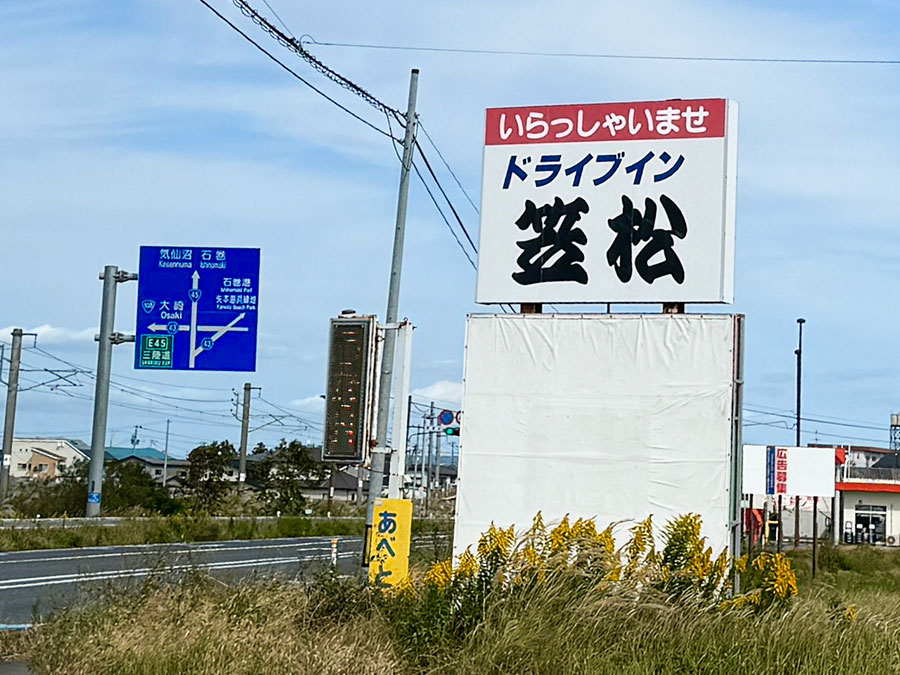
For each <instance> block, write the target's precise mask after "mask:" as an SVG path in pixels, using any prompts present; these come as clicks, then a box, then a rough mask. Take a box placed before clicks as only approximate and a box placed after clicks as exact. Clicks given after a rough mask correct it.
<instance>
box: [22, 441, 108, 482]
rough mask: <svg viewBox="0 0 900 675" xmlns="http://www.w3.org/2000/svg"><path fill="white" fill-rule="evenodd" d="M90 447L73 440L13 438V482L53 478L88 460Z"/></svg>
mask: <svg viewBox="0 0 900 675" xmlns="http://www.w3.org/2000/svg"><path fill="white" fill-rule="evenodd" d="M90 452H91V449H90V446H88V445H87V444H86V443H84V442H83V441H80V440H78V439H74V438H52V437H48V438H43V437H38V438H14V439H13V442H12V457H11V466H10V476H11V477H12V478H13V479H29V478H51V479H52V478H56V477H57V476H58V475H59V474H60V473H61V472H62V471H63V470H64V469H66V468H68V467H71V466H73V465H74V464H75V463H77V462H80V461H84V460H87V459H88V458H89V457H90Z"/></svg>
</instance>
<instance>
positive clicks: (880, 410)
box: [0, 0, 900, 453]
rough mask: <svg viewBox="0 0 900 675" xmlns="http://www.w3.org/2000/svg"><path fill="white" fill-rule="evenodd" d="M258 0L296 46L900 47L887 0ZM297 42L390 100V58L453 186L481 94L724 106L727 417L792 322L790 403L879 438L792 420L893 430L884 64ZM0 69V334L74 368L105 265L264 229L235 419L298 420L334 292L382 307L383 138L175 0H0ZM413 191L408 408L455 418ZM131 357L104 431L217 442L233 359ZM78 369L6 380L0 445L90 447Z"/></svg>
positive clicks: (431, 268)
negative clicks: (253, 321)
mask: <svg viewBox="0 0 900 675" xmlns="http://www.w3.org/2000/svg"><path fill="white" fill-rule="evenodd" d="M269 2H270V4H271V5H272V7H274V8H275V10H276V11H277V12H278V13H279V15H280V16H281V18H282V19H284V21H285V22H286V23H287V25H288V26H289V28H290V29H291V31H292V32H293V33H294V34H295V35H302V34H309V35H311V36H313V37H315V38H316V39H317V40H319V41H323V42H325V41H331V42H360V43H379V44H393V45H430V46H450V47H473V48H487V49H511V50H535V51H566V52H588V53H597V52H603V53H620V54H635V53H641V54H657V55H702V56H737V57H757V56H761V57H785V58H807V57H810V58H832V59H841V58H847V59H896V58H898V56H900V54H898V53H897V51H896V45H897V44H898V43H900V40H898V38H900V7H898V6H897V5H896V3H892V2H840V3H837V2H833V3H803V4H793V5H791V6H790V7H785V6H780V5H775V4H773V3H769V4H767V5H763V4H760V3H748V2H744V3H732V2H729V3H725V2H719V3H712V2H682V3H678V6H677V8H672V6H671V4H670V3H663V2H642V3H607V2H599V3H598V2H567V3H560V4H558V5H556V6H554V7H553V9H552V12H551V11H550V10H549V9H548V5H547V4H546V3H537V2H528V1H526V2H516V3H511V2H495V3H483V2H453V3H441V2H431V3H416V4H414V5H407V4H405V3H397V2H388V3H356V2H351V3H341V4H340V5H335V4H333V3H332V4H328V3H312V4H310V3H298V2H294V1H293V0H269ZM213 4H214V5H215V6H216V7H217V8H219V9H220V11H222V12H223V13H225V14H226V15H227V16H228V17H230V18H231V19H232V20H233V21H235V23H236V24H237V25H238V26H240V27H241V28H242V29H244V30H245V31H247V32H248V33H249V34H250V35H252V36H253V37H254V38H256V39H258V40H259V41H260V42H261V43H262V44H264V45H265V46H266V47H267V48H268V49H270V50H271V51H272V52H273V53H274V54H276V55H277V56H279V58H282V59H284V60H285V61H286V62H287V63H289V64H290V65H292V66H293V67H294V68H296V69H297V71H298V72H299V73H300V74H302V75H303V76H304V77H307V78H308V79H309V80H310V81H311V82H313V83H314V84H316V85H317V86H319V87H321V88H322V89H323V90H325V91H326V92H327V93H328V94H329V95H332V96H334V97H335V98H337V99H338V100H339V101H340V102H341V103H343V104H345V105H347V106H348V107H350V108H351V109H353V110H354V111H355V112H357V113H359V114H360V115H362V116H364V117H366V119H368V120H370V121H371V122H372V123H374V124H377V125H381V126H384V119H383V116H380V115H379V114H378V113H377V112H376V111H374V110H373V109H371V108H369V107H368V106H366V104H365V103H363V102H361V101H359V100H358V99H356V98H354V97H353V96H351V95H350V94H348V93H347V92H345V91H343V90H341V89H339V88H337V87H335V86H333V85H332V84H331V83H330V82H328V81H327V80H325V79H324V78H322V77H320V76H319V75H318V74H317V73H315V72H314V71H312V70H311V69H309V68H308V67H306V66H305V64H304V63H303V62H301V61H300V60H298V59H296V58H294V57H293V56H292V55H291V54H290V53H289V52H287V51H286V50H284V49H282V48H280V47H279V46H278V45H277V44H276V43H275V42H274V41H272V40H270V39H269V38H268V37H267V36H265V35H263V34H262V33H260V32H259V31H258V30H257V29H256V28H255V26H253V25H252V24H251V23H250V22H249V21H248V20H247V19H246V18H244V17H242V16H241V15H240V13H239V12H238V11H236V10H235V9H234V7H233V6H232V4H231V2H230V1H226V0H214V1H213ZM260 9H261V10H263V11H264V12H265V11H266V10H265V7H264V6H263V5H262V4H260ZM266 13H267V12H266ZM311 50H312V51H313V52H314V53H315V54H316V55H318V56H319V57H320V58H321V59H322V60H324V61H325V62H326V63H328V64H329V65H331V66H332V67H334V68H336V69H337V70H339V71H340V72H342V73H344V74H346V75H347V76H349V77H350V78H352V79H354V80H355V81H357V82H359V83H360V84H362V85H363V86H364V87H366V88H367V89H368V90H370V91H371V92H373V93H374V94H375V95H376V96H378V97H379V98H380V99H382V100H384V101H385V102H387V103H389V104H390V105H392V106H394V107H396V108H401V109H402V108H404V107H405V102H406V89H407V85H408V78H409V69H410V68H412V67H418V68H420V69H421V73H422V74H421V80H420V90H419V104H418V109H419V113H420V115H421V119H422V122H423V124H424V125H425V128H426V129H427V130H428V131H429V133H430V134H431V136H432V137H433V138H434V139H435V141H436V142H437V144H438V146H439V147H440V148H441V150H442V152H443V153H444V155H445V156H446V158H447V160H448V161H449V163H450V164H451V166H452V167H453V168H454V170H455V171H456V173H457V175H458V176H459V178H460V180H461V181H462V184H463V185H464V186H465V188H466V190H467V191H468V192H469V194H471V195H472V197H473V199H475V200H476V203H477V199H478V195H479V185H480V171H481V151H482V150H481V144H482V139H483V130H482V125H483V114H484V109H485V108H486V107H491V106H512V105H524V104H535V103H545V104H552V103H570V102H579V103H581V102H595V101H617V100H626V101H630V100H635V101H638V100H653V99H665V98H675V97H678V98H704V97H727V98H732V99H735V100H736V101H738V102H739V104H740V109H741V119H740V136H739V139H740V140H739V170H738V216H737V259H736V284H735V289H736V292H735V295H736V303H735V305H734V306H733V311H736V312H742V313H745V314H746V315H747V317H748V319H747V345H746V347H747V355H746V383H747V385H746V401H747V404H748V407H749V408H753V409H754V410H762V409H771V410H772V411H774V412H778V411H781V412H782V413H784V414H787V413H789V412H790V411H791V410H792V409H793V405H794V364H795V361H794V353H793V351H794V349H795V347H796V323H795V320H796V318H797V317H798V316H804V317H805V318H806V319H807V324H806V328H805V333H804V410H805V411H808V413H807V414H809V415H810V416H811V417H816V418H818V419H829V418H835V417H836V418H841V420H843V421H848V422H852V423H856V424H862V425H864V426H876V427H882V429H865V428H855V427H840V426H836V425H833V424H825V423H813V422H809V423H805V425H804V429H805V432H806V433H804V438H803V440H804V442H813V441H815V440H818V441H819V442H831V441H835V442H839V441H841V440H845V441H849V442H863V441H862V440H857V439H873V440H875V441H881V442H882V443H883V444H884V443H886V442H887V425H888V415H889V414H890V412H892V411H896V410H898V409H900V402H898V400H897V399H898V395H897V385H896V383H897V381H898V375H900V372H898V370H900V369H898V366H897V358H896V347H895V345H896V337H895V336H896V335H897V334H898V333H900V318H898V314H897V313H896V312H893V311H892V305H893V301H894V298H895V297H896V296H897V293H898V290H900V288H898V286H900V285H898V280H900V266H898V265H897V261H898V260H900V239H898V238H897V236H896V232H897V226H898V215H897V214H898V213H900V191H898V190H897V188H896V185H897V184H898V180H900V169H898V162H897V159H896V155H897V151H898V149H900V131H898V125H897V122H896V120H897V119H900V94H898V92H900V87H898V84H900V66H897V65H823V64H762V63H755V64H754V63H696V62H671V61H625V60H612V59H584V58H581V59H579V58H565V59H564V58H547V57H522V56H489V55H473V54H446V53H444V54H440V53H421V52H408V51H383V50H377V51H376V50H364V49H351V48H338V47H325V46H313V47H311ZM0 70H2V73H3V77H2V78H0V103H2V104H0V147H2V148H3V152H2V153H0V180H2V185H3V194H4V199H3V209H2V214H0V218H2V222H3V248H2V251H3V263H2V265H0V279H2V283H3V286H2V288H3V292H2V296H0V297H2V301H0V332H2V334H3V336H4V337H8V334H9V328H10V327H12V326H22V327H24V328H26V329H29V330H32V329H35V330H36V332H38V333H39V338H38V346H39V347H41V348H43V349H44V350H46V351H47V352H49V353H50V354H52V355H54V356H56V357H58V358H61V359H64V360H67V361H71V362H72V363H76V364H80V365H85V366H89V367H93V366H94V365H95V361H96V347H95V344H94V343H93V342H92V339H91V338H92V335H93V333H94V331H95V326H96V324H97V321H98V316H99V298H100V282H99V281H98V280H97V274H98V272H99V271H100V270H101V269H102V267H103V265H105V264H117V265H119V266H120V267H122V268H124V269H128V270H136V267H137V256H138V247H139V246H140V245H141V244H156V245H211V246H258V247H260V248H261V249H262V281H261V292H260V298H261V299H260V303H261V306H260V330H261V335H260V344H259V353H260V356H259V361H258V369H257V372H256V373H253V374H251V375H250V377H249V378H247V379H250V380H251V381H252V382H253V384H254V385H258V386H261V387H262V396H263V398H264V399H265V401H259V402H258V403H257V402H254V411H255V412H257V413H258V414H259V415H260V416H259V417H257V418H255V420H254V423H255V424H257V425H261V424H265V423H266V422H269V421H271V419H272V418H270V417H266V416H265V415H266V414H267V413H271V414H275V415H280V414H284V413H283V412H279V410H280V409H287V410H290V411H293V412H292V414H294V415H295V416H296V417H299V418H302V419H304V420H308V421H309V422H312V423H315V422H319V421H320V420H321V408H320V403H319V399H318V395H319V394H320V393H321V392H322V389H323V387H324V379H325V366H324V356H325V352H326V342H325V338H326V335H327V326H328V319H329V317H331V316H333V315H335V314H336V313H338V312H339V311H340V310H341V309H344V308H347V307H352V308H355V309H357V310H359V311H362V312H368V313H381V312H383V311H384V305H385V300H386V295H387V277H388V268H389V264H390V249H391V236H392V231H393V223H394V209H395V205H396V188H397V181H398V162H397V159H396V156H395V154H394V152H393V150H392V148H391V147H390V144H389V142H388V141H387V140H386V139H385V138H384V137H382V136H380V135H378V134H376V133H375V132H373V131H372V130H370V129H368V128H367V127H365V126H364V125H362V124H360V123H359V122H357V121H355V120H353V119H352V118H350V117H349V116H347V115H346V114H345V113H343V112H341V111H340V110H338V109H337V108H335V107H333V106H332V105H331V104H329V103H328V102H327V101H325V100H324V99H322V98H320V97H319V96H317V95H316V94H314V93H313V92H311V91H310V90H308V89H306V88H305V87H303V86H302V85H301V84H300V83H298V82H297V81H296V80H294V79H292V78H291V77H289V76H288V75H287V74H285V73H284V72H283V71H281V70H280V69H279V68H277V67H276V66H275V65H274V64H273V63H272V62H270V61H269V60H267V59H265V57H263V56H262V55H260V54H259V53H258V52H256V51H255V50H254V49H253V48H252V47H251V46H250V45H248V44H247V43H246V42H244V41H243V40H242V39H241V38H240V37H238V36H236V35H235V34H234V33H233V32H232V31H231V30H230V29H228V28H227V27H226V26H225V25H224V24H222V23H221V22H220V21H219V20H218V19H216V18H215V17H214V16H213V15H212V14H211V13H210V12H209V11H208V10H207V9H206V8H204V7H203V5H202V4H200V2H198V1H196V0H135V1H134V2H128V3H125V2H101V1H99V0H95V1H89V0H66V1H62V0H28V1H25V0H7V1H6V2H4V3H3V4H2V5H0ZM427 147H428V146H427V145H426V148H427ZM432 159H435V154H434V153H433V152H432ZM439 177H440V178H441V181H442V183H443V184H444V185H445V187H446V188H447V189H448V191H449V193H450V196H451V199H452V200H453V201H454V204H455V205H456V207H457V209H458V210H459V212H460V214H461V216H462V217H463V219H464V221H465V223H466V225H467V227H468V228H469V229H470V231H471V232H472V234H473V236H475V233H476V232H477V229H478V217H477V214H476V213H475V211H474V210H473V209H472V208H471V206H469V205H468V203H467V201H466V199H465V197H464V196H463V194H462V193H461V192H460V191H459V189H458V188H456V186H455V184H454V182H453V180H452V178H451V177H450V176H449V174H447V173H446V171H445V170H443V169H441V172H440V176H439ZM412 186H413V187H412V193H411V197H410V212H409V225H408V236H407V248H406V252H407V255H406V259H405V266H404V276H403V289H402V295H401V314H402V315H404V316H409V317H410V318H411V319H412V320H413V322H414V323H415V324H416V325H417V330H416V339H415V346H414V356H413V360H414V363H413V366H414V368H413V370H414V372H413V386H414V387H415V388H416V389H417V390H419V394H420V397H421V400H423V401H425V400H428V396H429V394H430V395H432V396H434V397H436V398H438V399H440V400H441V403H440V404H441V405H445V404H447V405H449V404H452V403H453V401H454V400H455V399H456V397H458V394H459V381H460V378H461V373H462V352H463V335H464V328H465V315H466V313H467V312H471V311H479V307H478V306H476V305H475V304H474V303H473V302H472V299H473V297H474V272H473V270H472V268H471V267H470V266H469V264H468V262H467V261H466V259H465V258H464V257H463V255H462V253H461V252H460V251H459V249H458V248H457V246H456V244H455V242H454V241H453V239H452V238H451V235H450V233H449V232H448V231H447V228H446V226H445V225H444V223H443V222H442V221H441V220H440V217H439V215H438V214H437V212H436V211H435V209H434V207H433V205H432V204H431V202H430V200H429V199H428V197H427V195H426V194H425V192H424V190H423V189H422V187H421V185H420V184H419V183H417V182H416V181H415V180H414V181H413V182H412ZM135 290H136V289H135V288H134V284H126V285H123V286H121V287H120V294H119V303H118V320H117V327H118V329H119V330H123V331H128V330H131V329H133V326H134V314H135V309H134V302H135V300H134V299H135ZM623 309H624V308H623ZM689 309H690V308H689ZM694 309H695V310H696V309H697V308H694ZM714 309H715V310H716V311H727V308H714ZM131 349H132V348H131V346H128V345H126V346H122V347H117V348H116V353H115V357H114V372H115V373H116V376H117V379H116V380H115V381H116V382H117V383H118V385H119V388H118V389H117V388H114V389H113V402H114V406H113V408H112V409H111V414H110V421H109V426H110V428H111V430H112V432H113V433H112V436H113V440H114V442H115V443H119V444H121V443H124V442H126V441H127V439H128V436H129V435H130V430H129V427H133V425H135V424H140V425H142V426H144V427H145V430H143V431H141V432H140V433H139V435H140V436H141V438H142V439H143V440H145V441H146V442H149V441H151V440H152V441H155V442H157V443H159V442H160V441H161V438H162V430H163V429H164V428H165V420H166V419H167V418H172V419H173V426H172V430H173V434H177V436H176V435H173V451H174V452H176V453H186V452H187V451H188V450H189V449H190V448H191V447H193V445H194V444H196V443H197V442H200V441H202V440H205V439H211V438H223V437H228V438H231V439H232V440H236V439H237V431H238V424H237V422H236V420H234V419H233V418H232V417H231V415H230V403H229V402H228V400H229V398H230V396H231V389H232V388H240V387H241V385H242V383H243V382H244V381H245V378H244V376H243V375H241V374H229V373H205V374H204V373H169V374H154V373H150V374H148V373H146V372H140V373H135V372H134V371H133V370H132V369H131V363H132V352H131ZM24 358H25V364H26V367H27V368H29V371H28V372H26V373H23V377H25V378H26V379H28V380H31V381H32V383H37V382H39V381H41V378H42V374H41V373H40V372H37V371H38V370H40V369H41V368H45V367H51V366H54V365H55V366H61V364H60V363H59V362H58V361H53V360H52V358H50V357H48V356H46V355H45V354H42V353H39V352H36V351H34V350H27V351H26V353H25V357H24ZM131 377H138V378H140V381H137V380H129V379H126V378H131ZM78 381H79V382H81V383H83V386H81V387H79V388H76V389H68V390H65V391H67V392H68V393H72V394H74V395H75V396H74V397H73V396H67V395H66V393H65V392H64V391H63V390H57V391H53V392H51V391H47V390H38V389H34V390H31V391H26V392H23V393H22V395H21V396H20V399H19V401H20V405H19V417H18V422H17V432H18V433H17V435H25V434H34V435H37V434H39V435H53V434H57V433H66V434H67V435H73V436H78V437H81V438H83V439H84V440H89V436H90V434H89V430H90V401H89V400H88V399H90V397H91V395H92V393H93V389H92V386H91V385H92V381H91V379H90V377H89V376H87V375H80V376H79V377H78ZM128 388H132V391H131V393H127V392H126V391H123V389H128ZM134 388H136V389H138V390H140V393H139V394H135V393H134V391H133V389H134ZM180 399H188V400H180ZM443 401H446V403H444V402H443ZM176 405H177V406H179V407H177V408H176V407H173V406H176ZM198 411H202V412H198ZM784 411H787V413H785V412H784ZM747 420H748V426H747V428H746V433H745V436H746V439H747V440H748V441H752V442H777V443H787V442H791V441H792V440H793V437H794V432H793V431H792V430H788V429H779V428H777V427H773V426H769V425H770V424H777V423H779V418H777V417H775V416H767V415H762V414H759V413H748V415H747ZM831 421H835V420H831ZM288 422H289V423H290V425H291V426H290V427H289V428H288V427H279V425H278V424H277V423H273V424H272V425H270V426H269V427H266V428H264V429H261V430H260V431H258V432H255V433H254V434H253V437H252V439H251V440H252V442H254V443H255V442H257V441H264V442H273V441H275V440H277V438H279V437H280V436H283V435H287V436H292V435H295V434H299V435H300V436H301V437H303V438H307V439H309V440H312V439H315V438H316V437H317V431H316V429H317V427H316V426H315V424H312V425H311V426H310V427H309V428H301V427H300V424H301V422H300V421H299V420H297V419H295V418H289V419H288ZM760 422H761V423H763V424H757V423H760ZM785 422H786V423H787V424H788V425H789V424H790V421H789V420H785ZM750 424H753V426H750ZM826 434H834V435H835V436H827V435H826Z"/></svg>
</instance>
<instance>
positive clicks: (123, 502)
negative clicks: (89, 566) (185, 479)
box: [11, 461, 181, 517]
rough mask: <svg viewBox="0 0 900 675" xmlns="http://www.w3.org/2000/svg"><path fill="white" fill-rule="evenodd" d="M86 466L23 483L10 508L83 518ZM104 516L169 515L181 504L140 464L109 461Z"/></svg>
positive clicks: (71, 468)
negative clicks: (136, 513) (54, 476)
mask: <svg viewBox="0 0 900 675" xmlns="http://www.w3.org/2000/svg"><path fill="white" fill-rule="evenodd" d="M88 468H89V463H88V462H87V461H83V462H77V463H76V464H74V465H72V466H70V467H68V468H66V469H65V470H63V471H62V473H60V475H59V476H58V477H56V478H55V479H51V478H48V479H42V480H22V481H19V484H18V485H17V488H16V492H15V494H14V495H13V498H12V500H11V501H12V504H13V507H14V508H15V509H16V511H17V512H19V513H21V514H22V515H24V516H29V517H34V516H37V515H41V516H45V517H52V516H63V515H67V516H73V517H80V516H84V508H85V502H86V500H87V476H88ZM102 494H103V501H102V504H101V507H102V512H103V514H104V515H124V514H133V513H135V512H138V513H144V512H154V513H162V514H165V515H169V514H172V513H175V512H177V511H178V510H180V508H181V507H180V505H179V504H178V502H176V501H175V500H174V499H172V498H171V497H169V495H168V493H167V492H166V491H165V489H164V488H163V487H162V486H161V485H159V484H158V483H157V482H156V481H155V480H153V477H152V476H150V474H149V473H147V472H146V471H145V470H144V469H143V467H142V466H141V465H140V464H136V463H133V462H111V463H109V464H107V465H106V466H105V467H104V478H103V493H102Z"/></svg>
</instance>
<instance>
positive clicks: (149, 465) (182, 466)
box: [106, 447, 190, 492]
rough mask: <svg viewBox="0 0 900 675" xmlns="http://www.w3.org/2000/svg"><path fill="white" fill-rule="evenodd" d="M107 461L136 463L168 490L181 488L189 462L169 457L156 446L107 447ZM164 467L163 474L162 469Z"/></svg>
mask: <svg viewBox="0 0 900 675" xmlns="http://www.w3.org/2000/svg"><path fill="white" fill-rule="evenodd" d="M106 461H107V462H128V463H132V464H138V465H139V466H140V467H141V468H142V469H144V471H146V472H147V473H148V474H150V476H152V477H153V479H154V480H155V481H156V482H157V483H159V484H160V485H164V486H165V487H166V488H167V489H168V490H169V491H170V492H171V491H176V490H179V489H181V488H182V487H183V486H184V482H185V480H186V479H187V472H188V467H189V466H190V462H188V461H187V460H186V459H176V458H174V457H171V456H170V457H169V458H168V460H166V457H165V454H164V453H163V452H161V451H159V450H157V449H156V448H132V447H108V448H106ZM164 469H165V474H166V475H165V476H163V470H164Z"/></svg>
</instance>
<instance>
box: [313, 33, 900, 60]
mask: <svg viewBox="0 0 900 675" xmlns="http://www.w3.org/2000/svg"><path fill="white" fill-rule="evenodd" d="M304 38H305V40H304V42H305V43H306V44H313V45H316V46H317V47H341V48H348V49H380V50H385V51H403V52H434V53H439V54H480V55H485V56H539V57H550V58H577V59H613V60H629V61H689V62H698V63H706V62H710V63H794V64H803V63H808V64H832V65H900V59H824V58H822V59H820V58H780V57H768V56H675V55H671V54H614V53H596V52H545V51H528V50H520V49H486V48H476V47H428V46H424V45H389V44H373V43H363V42H319V41H318V40H316V39H315V38H313V37H312V36H310V35H305V36H304Z"/></svg>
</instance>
